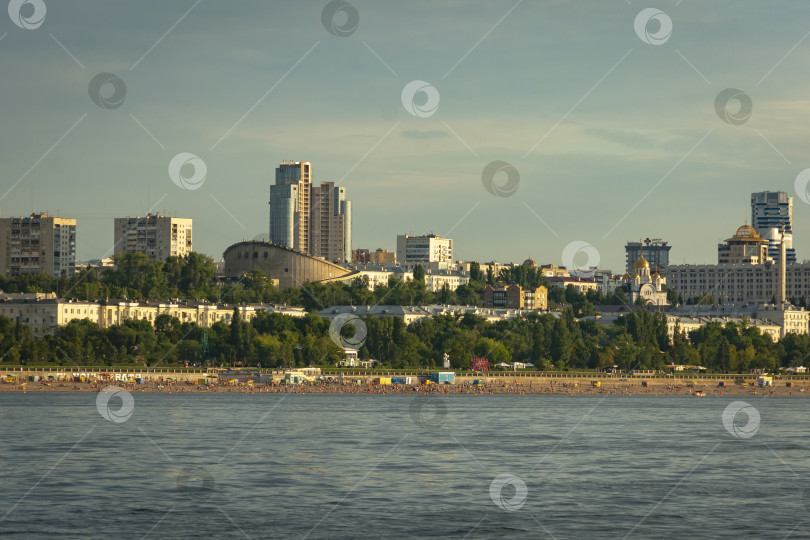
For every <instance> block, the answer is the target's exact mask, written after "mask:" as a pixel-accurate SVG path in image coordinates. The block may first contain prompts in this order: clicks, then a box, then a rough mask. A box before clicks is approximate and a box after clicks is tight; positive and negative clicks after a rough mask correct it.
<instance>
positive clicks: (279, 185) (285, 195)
mask: <svg viewBox="0 0 810 540" xmlns="http://www.w3.org/2000/svg"><path fill="white" fill-rule="evenodd" d="M311 190H312V164H311V163H310V162H308V161H282V162H281V164H280V165H279V166H278V167H276V183H275V185H273V186H270V241H271V242H272V243H274V244H278V245H280V246H286V247H289V248H293V249H296V250H298V251H303V252H304V253H308V252H309V242H310V239H309V235H310V228H309V225H310V204H311V203H310V193H311Z"/></svg>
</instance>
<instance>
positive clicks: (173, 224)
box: [115, 214, 193, 261]
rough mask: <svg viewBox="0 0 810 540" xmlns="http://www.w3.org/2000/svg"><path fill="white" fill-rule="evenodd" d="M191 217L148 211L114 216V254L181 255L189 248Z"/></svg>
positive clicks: (160, 257) (156, 258) (157, 258)
mask: <svg viewBox="0 0 810 540" xmlns="http://www.w3.org/2000/svg"><path fill="white" fill-rule="evenodd" d="M192 221H193V220H192V219H190V218H176V217H170V216H160V215H155V214H148V215H146V216H145V217H140V216H138V217H125V218H116V219H115V254H116V255H118V254H120V253H144V254H146V255H147V256H148V257H149V258H150V259H151V260H154V261H165V260H166V259H167V258H168V257H170V256H176V257H183V256H184V255H187V254H189V253H191V251H192V250H193V249H192V235H191V230H192Z"/></svg>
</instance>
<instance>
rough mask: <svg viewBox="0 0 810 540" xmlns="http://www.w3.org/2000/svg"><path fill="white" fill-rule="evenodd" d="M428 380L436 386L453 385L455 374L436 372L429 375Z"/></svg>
mask: <svg viewBox="0 0 810 540" xmlns="http://www.w3.org/2000/svg"><path fill="white" fill-rule="evenodd" d="M430 380H431V381H433V382H435V383H436V384H453V383H454V382H456V374H455V373H453V372H452V371H438V372H436V373H431V374H430Z"/></svg>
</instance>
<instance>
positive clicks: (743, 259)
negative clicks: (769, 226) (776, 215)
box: [717, 220, 771, 264]
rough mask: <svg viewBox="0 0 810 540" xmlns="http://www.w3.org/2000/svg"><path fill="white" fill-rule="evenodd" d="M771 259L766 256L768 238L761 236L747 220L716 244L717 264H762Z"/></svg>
mask: <svg viewBox="0 0 810 540" xmlns="http://www.w3.org/2000/svg"><path fill="white" fill-rule="evenodd" d="M769 260H771V259H770V258H769V257H768V240H766V239H765V238H762V237H761V236H760V235H759V234H758V233H757V231H756V229H754V228H753V227H752V226H750V225H749V224H748V220H746V221H745V224H744V225H741V226H740V228H738V229H737V232H736V233H734V236H732V237H731V238H727V239H726V240H725V243H724V244H718V245H717V262H718V263H719V264H762V263H764V262H766V261H769Z"/></svg>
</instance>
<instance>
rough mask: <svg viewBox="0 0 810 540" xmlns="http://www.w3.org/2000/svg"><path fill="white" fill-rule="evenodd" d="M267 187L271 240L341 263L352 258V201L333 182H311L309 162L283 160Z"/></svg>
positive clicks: (344, 189) (310, 165)
mask: <svg viewBox="0 0 810 540" xmlns="http://www.w3.org/2000/svg"><path fill="white" fill-rule="evenodd" d="M275 181H276V183H275V185H272V186H270V242H271V243H273V244H275V245H278V246H283V247H287V248H291V249H294V250H296V251H300V252H301V253H306V254H307V255H312V256H313V257H320V258H322V259H325V260H327V261H330V262H334V263H338V264H343V263H348V262H350V261H351V259H352V251H351V244H352V203H351V201H349V200H348V199H347V198H346V188H345V187H340V186H336V185H335V183H334V182H324V183H322V184H321V185H320V186H316V187H313V185H312V164H311V163H310V162H308V161H283V162H281V164H279V166H278V167H277V168H276V179H275Z"/></svg>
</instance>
